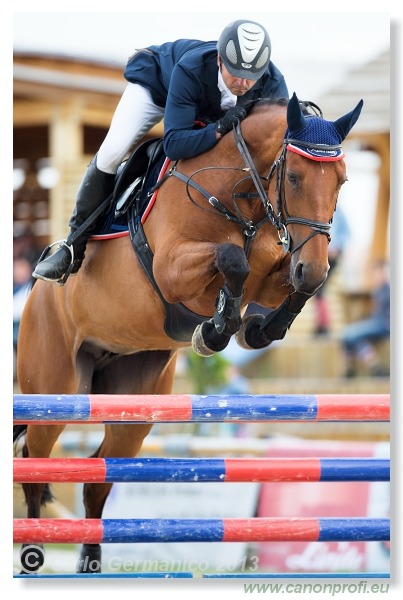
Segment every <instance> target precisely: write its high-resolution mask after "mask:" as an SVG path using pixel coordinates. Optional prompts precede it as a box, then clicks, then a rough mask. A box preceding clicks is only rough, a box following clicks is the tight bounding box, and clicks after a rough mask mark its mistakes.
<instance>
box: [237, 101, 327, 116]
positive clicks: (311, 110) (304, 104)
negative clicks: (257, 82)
mask: <svg viewBox="0 0 403 600" xmlns="http://www.w3.org/2000/svg"><path fill="white" fill-rule="evenodd" d="M288 102H289V99H288V98H257V99H255V100H249V101H248V102H246V103H245V108H246V110H247V112H248V113H249V112H250V111H252V110H253V109H254V108H259V107H261V106H287V105H288ZM299 104H300V106H301V110H302V114H303V115H304V116H309V115H310V116H320V117H322V116H323V115H322V111H321V109H320V108H319V106H317V104H315V103H314V102H312V101H311V100H300V101H299Z"/></svg>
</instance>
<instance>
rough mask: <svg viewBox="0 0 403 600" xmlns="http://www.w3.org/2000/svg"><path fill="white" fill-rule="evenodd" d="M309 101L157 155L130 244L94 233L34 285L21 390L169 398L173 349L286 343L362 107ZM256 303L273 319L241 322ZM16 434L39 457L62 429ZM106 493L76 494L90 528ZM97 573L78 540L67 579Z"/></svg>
mask: <svg viewBox="0 0 403 600" xmlns="http://www.w3.org/2000/svg"><path fill="white" fill-rule="evenodd" d="M309 105H311V106H317V105H314V104H313V103H303V102H300V101H299V100H298V98H297V96H296V94H294V95H293V96H292V98H291V99H290V100H288V99H283V100H276V101H274V100H264V99H262V100H260V101H258V102H256V103H255V104H254V105H253V106H252V107H251V108H250V109H249V112H248V114H247V116H246V118H245V119H244V120H243V121H242V122H241V123H239V124H238V125H237V126H236V127H235V126H234V128H233V132H232V133H229V134H227V135H225V136H224V137H223V138H222V139H221V140H220V141H219V142H218V143H217V144H216V146H215V147H213V148H212V149H211V150H209V151H207V152H205V153H203V154H201V155H199V156H196V157H194V158H190V159H186V160H179V161H176V162H172V161H169V159H167V161H166V162H167V166H166V169H165V171H164V174H163V175H162V176H161V178H160V179H159V181H158V182H157V183H156V184H155V185H154V188H153V189H152V192H153V193H152V197H151V200H150V203H151V202H152V209H151V204H150V205H149V206H148V207H147V210H146V213H147V217H146V218H145V217H144V216H143V217H142V219H140V220H139V219H137V220H136V224H135V225H133V220H130V219H129V221H130V222H131V223H132V225H131V227H132V229H130V223H129V229H130V231H131V233H133V236H131V237H133V238H135V239H136V240H137V241H136V243H133V244H131V239H129V236H127V235H126V236H117V237H115V238H112V239H108V240H106V241H100V240H99V239H96V236H94V238H93V239H92V240H90V241H89V243H88V245H87V250H86V256H85V260H84V262H83V265H82V267H81V269H80V271H79V272H78V273H77V274H76V275H75V276H71V277H69V278H68V280H67V282H66V283H65V284H64V285H63V286H58V285H55V284H51V283H49V282H44V281H37V282H36V283H35V285H34V286H33V288H32V290H31V292H30V295H29V297H28V300H27V302H26V305H25V309H24V312H23V315H22V319H21V324H20V335H19V341H18V360H17V362H18V364H17V376H18V382H19V386H20V390H21V393H23V394H39V393H40V394H55V393H56V394H88V393H92V394H99V393H102V394H158V395H164V394H170V393H171V392H172V388H173V383H174V377H175V363H176V358H177V355H178V351H179V350H180V349H181V348H186V347H190V346H191V347H192V348H193V350H194V351H195V352H197V353H198V354H200V355H201V356H209V355H212V354H214V353H216V352H220V351H222V350H223V349H224V348H225V347H226V346H227V344H228V343H229V340H230V339H231V337H232V336H235V338H236V340H237V342H238V344H240V345H241V346H242V347H243V348H247V349H250V350H253V349H257V348H264V347H266V346H269V344H270V343H271V342H272V341H273V340H281V339H283V338H284V336H285V334H286V332H287V330H288V329H289V327H290V326H291V324H292V322H293V321H294V319H295V318H296V316H297V315H298V314H299V312H300V311H301V310H302V308H303V306H304V305H305V303H306V302H307V300H308V299H309V298H310V297H312V295H313V294H314V293H315V292H316V291H317V290H318V289H319V287H320V286H321V285H322V284H323V282H324V281H325V279H326V276H327V271H328V268H329V267H328V243H329V240H330V228H331V221H332V216H333V213H334V210H335V208H336V202H337V197H338V194H339V190H340V188H341V186H342V185H343V183H344V182H345V181H346V180H347V175H346V165H345V161H344V153H343V150H342V147H341V142H342V141H343V140H344V139H345V138H346V136H347V135H348V133H349V131H350V130H351V128H352V127H353V126H354V124H355V122H356V121H357V119H358V117H359V115H360V112H361V108H362V105H363V101H362V100H361V101H360V102H359V103H358V104H357V106H356V107H355V108H354V109H353V110H352V111H351V112H349V113H348V114H346V115H344V116H342V117H340V118H339V119H337V120H336V121H334V122H332V121H326V120H325V119H324V118H323V115H322V113H321V112H320V113H319V114H318V111H317V110H313V113H312V111H311V110H310V109H309ZM317 108H318V107H317ZM126 181H128V176H127V174H126ZM121 182H122V179H121V178H120V184H121ZM120 187H122V186H121V185H120ZM148 196H151V192H150V193H149V194H148ZM132 230H133V231H132ZM132 245H133V247H134V248H135V249H136V253H137V258H136V256H135V255H134V252H133V247H132ZM147 265H148V268H147ZM252 302H253V303H256V304H258V305H261V306H263V307H266V308H268V309H270V311H269V312H268V314H267V315H265V316H264V315H262V314H255V315H251V316H248V317H247V318H243V316H244V314H245V311H246V309H247V307H248V305H249V304H250V303H252ZM14 429H15V431H14V433H15V438H14V439H15V441H17V440H18V438H19V437H20V436H23V435H24V436H25V441H24V443H23V449H22V455H23V457H34V458H47V457H49V455H50V453H51V451H52V447H53V445H54V444H55V442H56V440H57V439H58V437H59V435H60V434H61V433H62V431H63V429H64V425H63V424H48V425H40V426H38V425H36V426H35V425H32V424H29V425H15V427H14ZM150 429H151V425H150V424H106V425H105V433H104V438H103V440H102V443H101V444H100V447H99V448H98V449H97V450H96V452H95V453H94V454H93V456H94V457H95V456H96V457H134V456H136V455H137V454H138V452H139V451H140V449H141V446H142V443H143V440H144V438H145V437H146V436H147V435H148V433H149V432H150ZM111 486H112V484H111V483H101V484H99V483H97V484H92V483H86V484H85V485H84V492H83V501H84V506H85V516H86V518H87V519H93V518H98V519H99V518H101V517H102V511H103V507H104V504H105V501H106V499H107V497H108V494H109V492H110V489H111ZM23 491H24V495H25V500H26V504H27V517H28V518H38V517H39V516H40V511H41V505H42V504H45V503H46V502H48V501H50V500H51V497H52V496H51V491H50V488H49V485H48V484H40V483H26V484H23ZM29 549H30V552H31V553H32V545H30V546H29ZM37 550H38V560H37V561H32V560H31V561H30V563H31V564H32V563H33V562H35V564H36V565H37V566H36V567H31V564H28V561H27V560H26V559H25V555H24V546H23V547H22V552H21V564H22V571H23V572H25V573H26V572H36V570H37V569H38V568H39V567H40V566H41V565H42V564H43V562H44V558H43V550H42V546H41V545H38V546H37ZM100 564H101V547H100V545H97V544H93V545H92V544H83V546H82V548H81V553H80V557H79V560H78V566H77V571H78V572H87V569H88V565H97V566H96V572H100V570H101V566H100Z"/></svg>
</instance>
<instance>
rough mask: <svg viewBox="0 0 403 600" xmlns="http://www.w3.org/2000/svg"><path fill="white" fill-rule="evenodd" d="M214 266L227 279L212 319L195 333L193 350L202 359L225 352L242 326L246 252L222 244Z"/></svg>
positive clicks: (197, 328)
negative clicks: (202, 357)
mask: <svg viewBox="0 0 403 600" xmlns="http://www.w3.org/2000/svg"><path fill="white" fill-rule="evenodd" d="M215 266H216V267H217V269H218V271H219V272H220V273H222V274H223V275H224V281H225V283H224V287H223V288H221V289H220V292H219V294H218V297H217V300H216V310H215V313H214V316H213V318H212V319H210V320H209V321H204V323H202V324H201V325H199V326H198V327H196V329H195V331H194V334H193V338H192V347H193V350H194V351H195V352H196V354H199V355H200V356H211V355H212V354H214V353H215V352H221V350H224V348H226V347H227V346H228V343H229V340H230V339H231V336H232V335H234V333H236V332H237V331H238V329H239V327H240V325H241V322H242V318H241V302H242V293H243V285H244V283H245V280H246V278H247V277H248V275H249V263H248V260H247V258H246V255H245V252H244V250H243V249H242V248H241V247H240V246H236V245H234V244H222V245H221V246H219V248H218V250H217V256H216V265H215Z"/></svg>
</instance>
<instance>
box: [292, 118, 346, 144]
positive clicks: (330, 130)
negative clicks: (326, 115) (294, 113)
mask: <svg viewBox="0 0 403 600" xmlns="http://www.w3.org/2000/svg"><path fill="white" fill-rule="evenodd" d="M305 123H306V125H305V127H302V129H298V130H297V131H290V130H289V129H287V132H286V137H290V138H292V139H293V140H295V141H297V140H298V141H299V142H308V143H309V144H315V145H316V144H325V145H326V146H337V145H338V144H341V142H342V141H343V138H342V136H341V135H340V133H339V132H338V131H337V128H336V126H335V124H334V123H333V121H326V120H325V119H322V118H321V117H314V116H306V117H305Z"/></svg>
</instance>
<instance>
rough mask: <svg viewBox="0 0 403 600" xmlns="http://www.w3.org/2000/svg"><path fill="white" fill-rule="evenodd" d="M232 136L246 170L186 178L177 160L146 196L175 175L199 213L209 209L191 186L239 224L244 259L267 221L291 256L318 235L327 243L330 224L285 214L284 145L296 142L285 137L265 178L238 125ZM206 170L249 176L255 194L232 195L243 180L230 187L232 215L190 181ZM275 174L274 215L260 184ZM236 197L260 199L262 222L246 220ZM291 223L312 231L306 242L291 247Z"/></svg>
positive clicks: (268, 181)
mask: <svg viewBox="0 0 403 600" xmlns="http://www.w3.org/2000/svg"><path fill="white" fill-rule="evenodd" d="M233 133H234V138H235V143H236V145H237V148H238V151H239V153H240V154H241V156H242V158H243V160H244V162H245V167H243V168H242V167H205V168H203V169H199V170H197V171H195V172H194V173H192V175H190V176H188V175H185V174H183V173H181V172H180V171H178V170H177V163H178V161H176V162H175V163H174V165H173V166H172V167H171V169H170V170H169V171H168V172H167V173H166V175H165V176H164V177H163V178H162V179H161V180H160V181H159V182H157V184H156V185H155V186H154V187H153V189H152V190H150V192H149V194H151V193H153V192H154V191H155V190H156V189H158V188H159V187H160V186H161V185H162V183H163V182H164V181H165V180H166V179H167V178H168V177H171V176H174V177H176V178H177V179H179V180H180V181H182V182H183V183H185V185H186V193H187V196H188V198H189V200H190V201H191V202H192V203H193V204H194V205H195V206H197V207H198V208H200V209H202V210H208V209H206V208H204V207H203V206H201V205H200V204H198V203H197V202H195V200H194V199H193V198H192V196H191V193H190V189H189V188H190V187H192V188H193V189H195V190H197V191H198V192H199V193H200V194H202V196H204V197H205V198H206V199H207V200H208V202H209V204H210V205H211V206H212V207H213V208H214V209H216V210H217V211H218V213H219V214H220V215H221V216H223V217H225V218H227V219H228V220H229V221H231V222H233V223H237V224H238V225H240V226H241V227H242V229H243V233H244V236H245V248H244V251H245V254H246V256H248V254H249V250H250V245H251V242H252V240H253V239H254V238H255V236H256V234H257V232H258V230H259V229H260V228H261V227H262V226H263V225H264V224H265V223H267V221H270V223H271V224H272V225H273V226H274V227H275V228H276V229H277V233H278V237H279V240H280V241H279V242H278V243H279V244H280V245H282V246H283V250H284V252H286V253H288V252H290V253H291V254H293V253H294V252H296V251H297V250H299V249H300V248H301V247H302V246H303V245H304V244H306V242H308V241H309V240H310V239H312V238H313V237H314V236H315V235H319V234H320V235H326V236H327V238H328V241H329V242H330V233H329V230H330V228H331V221H330V222H328V223H324V222H321V221H314V220H312V219H305V218H303V217H296V216H291V215H290V214H289V212H288V208H287V202H286V197H285V189H284V180H285V171H286V169H285V167H286V157H287V146H288V144H290V143H295V142H297V141H298V140H293V139H291V138H284V142H283V148H282V151H281V154H280V156H279V158H278V159H276V160H275V161H274V163H273V165H272V166H271V168H270V171H269V174H268V175H267V177H262V176H261V175H259V173H258V172H257V169H256V165H255V163H254V162H253V159H252V157H251V155H250V152H249V150H248V147H247V145H246V142H245V140H244V138H243V136H242V132H241V127H240V123H239V122H238V123H237V125H236V126H235V127H234V128H233ZM298 143H299V144H301V142H300V141H298ZM304 145H306V146H308V147H310V148H314V149H318V150H321V149H323V148H327V149H334V148H335V146H324V145H323V144H321V145H315V144H312V143H307V142H304ZM209 169H211V170H213V169H214V170H217V169H221V170H235V171H242V172H246V173H248V177H247V178H250V179H251V180H252V182H253V184H254V186H255V189H256V193H234V188H235V187H236V186H237V185H239V183H241V182H242V181H244V179H241V180H240V181H238V182H237V183H236V184H235V186H234V188H233V192H232V200H233V203H234V210H235V213H236V214H235V213H234V212H231V211H230V210H229V209H228V208H227V207H226V206H224V204H222V203H221V202H220V201H219V200H218V199H217V198H216V197H215V196H212V195H211V194H209V193H208V192H207V191H206V190H205V189H204V188H203V187H202V186H201V185H199V184H198V183H197V182H195V181H194V180H193V177H194V176H195V175H196V174H198V173H200V172H202V171H206V170H209ZM274 175H275V178H276V186H275V190H276V193H277V214H276V213H275V211H274V208H273V205H272V204H271V202H270V200H269V197H268V191H266V190H265V187H264V185H263V184H262V180H264V181H267V184H268V187H269V185H270V182H271V179H272V177H273V176H274ZM245 179H246V178H245ZM237 198H250V199H252V198H259V199H260V200H261V202H262V204H263V206H264V209H265V212H266V216H265V217H264V219H262V220H261V221H259V222H258V223H256V224H255V223H253V222H252V221H250V220H249V219H245V218H244V217H243V215H242V213H241V211H240V210H239V208H238V206H237V204H236V201H235V200H236V199H237ZM282 207H283V209H284V213H285V215H283V212H282ZM290 224H295V225H304V226H307V227H310V228H311V229H312V230H313V231H312V232H311V233H310V234H309V235H308V236H307V237H306V238H305V239H303V240H302V241H301V242H299V243H298V244H297V245H296V246H294V245H293V242H292V238H291V235H290V233H289V231H288V229H287V226H288V225H290Z"/></svg>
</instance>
